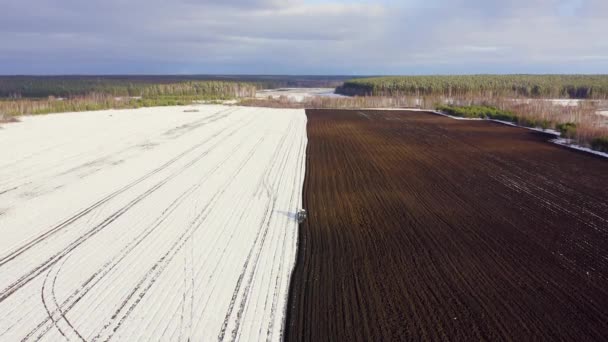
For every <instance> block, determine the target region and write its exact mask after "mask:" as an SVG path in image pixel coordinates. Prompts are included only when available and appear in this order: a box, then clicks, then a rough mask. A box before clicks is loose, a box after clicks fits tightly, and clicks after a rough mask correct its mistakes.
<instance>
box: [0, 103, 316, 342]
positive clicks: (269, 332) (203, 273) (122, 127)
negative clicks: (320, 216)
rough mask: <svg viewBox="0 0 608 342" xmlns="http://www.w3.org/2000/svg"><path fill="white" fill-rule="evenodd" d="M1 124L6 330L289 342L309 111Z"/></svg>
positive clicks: (136, 114)
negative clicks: (285, 340)
mask: <svg viewBox="0 0 608 342" xmlns="http://www.w3.org/2000/svg"><path fill="white" fill-rule="evenodd" d="M186 108H196V109H198V110H199V112H190V113H185V112H184V109H185V108H184V107H163V108H146V109H136V110H109V111H98V112H86V113H68V114H56V115H48V116H37V117H23V118H21V122H19V123H15V124H10V125H4V126H3V128H2V130H0V145H1V146H2V147H3V148H2V149H0V234H1V236H2V239H0V274H1V275H2V276H1V277H0V340H22V339H26V340H38V339H42V340H49V341H55V340H87V341H88V340H125V341H134V340H189V339H192V340H204V341H208V340H234V339H238V340H245V341H257V340H274V341H278V340H281V339H282V334H283V330H284V326H285V322H284V319H285V318H284V316H285V312H286V305H287V295H288V288H289V281H290V276H291V272H292V270H293V267H294V265H295V257H296V245H297V229H298V224H297V222H296V220H295V218H294V217H295V213H296V212H297V211H298V209H299V208H301V207H302V200H301V197H302V196H301V192H302V184H303V179H304V160H305V148H306V143H307V140H306V116H305V114H304V111H303V110H295V109H267V108H264V109H261V108H243V107H227V106H213V105H204V106H203V105H201V106H193V107H186Z"/></svg>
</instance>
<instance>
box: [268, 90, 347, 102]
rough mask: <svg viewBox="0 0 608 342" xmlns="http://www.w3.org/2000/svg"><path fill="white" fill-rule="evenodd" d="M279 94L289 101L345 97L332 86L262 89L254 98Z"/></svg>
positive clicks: (276, 96) (275, 97)
mask: <svg viewBox="0 0 608 342" xmlns="http://www.w3.org/2000/svg"><path fill="white" fill-rule="evenodd" d="M281 96H285V97H287V98H288V99H289V100H291V101H295V102H303V101H304V100H306V99H307V98H311V97H317V96H318V97H345V96H344V95H340V94H335V93H334V88H281V89H264V90H260V91H258V92H257V94H256V98H260V99H266V98H268V97H271V98H273V99H278V98H279V97H281Z"/></svg>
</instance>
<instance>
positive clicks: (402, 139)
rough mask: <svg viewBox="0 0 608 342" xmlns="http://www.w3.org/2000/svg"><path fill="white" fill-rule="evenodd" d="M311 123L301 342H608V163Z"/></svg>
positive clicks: (346, 114) (439, 136) (533, 140)
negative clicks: (535, 341) (429, 341)
mask: <svg viewBox="0 0 608 342" xmlns="http://www.w3.org/2000/svg"><path fill="white" fill-rule="evenodd" d="M307 115H308V137H309V145H308V155H307V172H306V179H305V186H304V192H305V195H304V196H305V197H304V204H305V206H306V208H307V209H308V211H309V219H308V220H307V221H306V222H305V223H304V224H303V225H302V226H301V231H300V244H299V250H298V261H297V266H296V271H295V273H294V276H293V277H294V278H293V283H292V292H291V297H290V307H289V314H288V321H289V329H288V331H287V333H288V335H287V338H288V340H291V341H300V340H306V341H379V340H384V341H394V340H459V341H466V340H515V341H521V340H562V339H565V340H578V341H580V340H602V339H604V338H605V337H606V336H608V161H606V160H603V159H600V158H599V157H594V156H590V155H586V154H583V153H579V152H574V151H571V150H568V149H566V148H563V147H559V146H555V145H553V144H550V143H547V142H545V140H546V137H544V136H543V135H542V134H539V133H535V132H531V131H528V130H524V129H519V128H513V127H507V126H503V125H500V124H496V123H490V122H472V121H459V120H452V119H449V118H445V117H440V116H436V115H432V114H427V113H420V112H397V111H386V112H381V111H377V112H376V111H330V110H310V111H307Z"/></svg>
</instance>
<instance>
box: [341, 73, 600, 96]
mask: <svg viewBox="0 0 608 342" xmlns="http://www.w3.org/2000/svg"><path fill="white" fill-rule="evenodd" d="M336 92H337V93H339V94H343V95H359V96H410V95H415V96H428V95H441V96H447V97H462V96H483V97H505V96H507V97H528V98H570V99H608V75H459V76H391V77H373V78H361V79H355V80H348V81H346V82H344V85H343V86H340V87H338V88H337V90H336Z"/></svg>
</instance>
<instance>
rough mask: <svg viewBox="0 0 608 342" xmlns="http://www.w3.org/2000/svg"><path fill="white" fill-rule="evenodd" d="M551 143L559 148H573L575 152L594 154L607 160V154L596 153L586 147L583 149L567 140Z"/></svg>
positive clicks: (555, 140) (561, 139) (560, 139)
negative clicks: (559, 146)
mask: <svg viewBox="0 0 608 342" xmlns="http://www.w3.org/2000/svg"><path fill="white" fill-rule="evenodd" d="M551 142H553V143H555V144H558V145H561V146H566V147H569V148H573V149H575V150H579V151H583V152H587V153H591V154H595V155H597V156H601V157H606V158H608V153H605V152H601V151H596V150H593V149H590V148H588V147H584V146H580V145H576V144H573V143H572V142H571V141H570V140H569V139H563V138H558V139H553V140H551Z"/></svg>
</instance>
